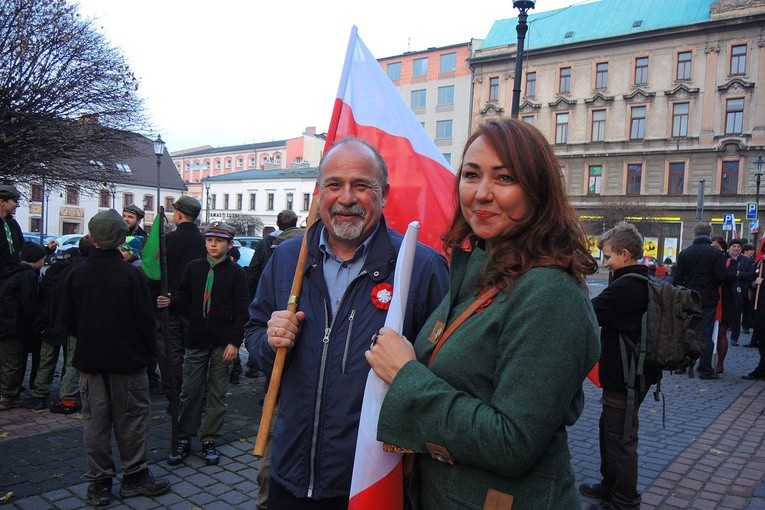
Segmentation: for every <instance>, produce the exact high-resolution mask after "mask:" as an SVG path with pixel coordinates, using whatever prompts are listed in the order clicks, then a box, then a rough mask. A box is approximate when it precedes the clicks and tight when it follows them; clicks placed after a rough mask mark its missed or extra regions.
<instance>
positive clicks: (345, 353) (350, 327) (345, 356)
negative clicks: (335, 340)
mask: <svg viewBox="0 0 765 510" xmlns="http://www.w3.org/2000/svg"><path fill="white" fill-rule="evenodd" d="M355 315H356V309H355V308H354V309H353V310H351V315H350V317H348V334H347V335H345V351H343V370H342V373H345V362H346V361H347V360H348V348H349V346H350V343H351V335H352V334H353V317H354V316H355Z"/></svg>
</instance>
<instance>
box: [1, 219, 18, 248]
mask: <svg viewBox="0 0 765 510" xmlns="http://www.w3.org/2000/svg"><path fill="white" fill-rule="evenodd" d="M0 221H2V222H3V226H4V227H5V239H6V240H7V241H8V251H9V252H10V253H11V255H13V254H14V253H15V252H16V250H14V249H13V236H12V235H11V228H10V227H9V226H8V222H7V221H6V220H0Z"/></svg>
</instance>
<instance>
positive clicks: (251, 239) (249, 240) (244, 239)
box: [234, 236, 263, 250]
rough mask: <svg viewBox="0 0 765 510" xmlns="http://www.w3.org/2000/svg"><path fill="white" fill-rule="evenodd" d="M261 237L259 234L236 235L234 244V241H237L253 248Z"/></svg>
mask: <svg viewBox="0 0 765 510" xmlns="http://www.w3.org/2000/svg"><path fill="white" fill-rule="evenodd" d="M261 239H263V238H262V237H260V236H236V237H234V244H236V241H239V243H240V246H244V247H246V248H252V249H253V250H254V249H255V247H256V246H257V245H258V243H259V242H260V240H261Z"/></svg>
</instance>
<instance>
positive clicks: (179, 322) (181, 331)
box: [154, 311, 188, 401]
mask: <svg viewBox="0 0 765 510" xmlns="http://www.w3.org/2000/svg"><path fill="white" fill-rule="evenodd" d="M167 324H168V329H167V338H168V340H169V342H170V353H171V356H172V363H173V370H172V373H173V374H175V394H176V398H177V399H180V395H181V386H183V355H184V339H185V338H186V329H187V328H188V320H187V319H185V318H184V317H182V316H180V315H177V314H173V313H168V321H167ZM154 331H155V336H156V341H157V362H158V363H159V372H160V374H161V375H162V384H163V385H164V387H165V388H166V389H167V390H168V394H167V395H168V397H167V398H168V401H169V400H170V392H169V389H170V383H169V381H170V373H171V370H170V368H169V367H168V363H167V359H166V358H165V335H164V334H163V331H162V315H161V312H159V311H158V312H157V313H156V315H155V328H154Z"/></svg>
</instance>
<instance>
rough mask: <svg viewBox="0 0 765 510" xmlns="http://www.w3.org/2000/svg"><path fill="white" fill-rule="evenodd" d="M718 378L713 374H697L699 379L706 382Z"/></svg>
mask: <svg viewBox="0 0 765 510" xmlns="http://www.w3.org/2000/svg"><path fill="white" fill-rule="evenodd" d="M719 378H720V376H719V375H717V374H716V373H714V372H699V379H703V380H707V379H719Z"/></svg>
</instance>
